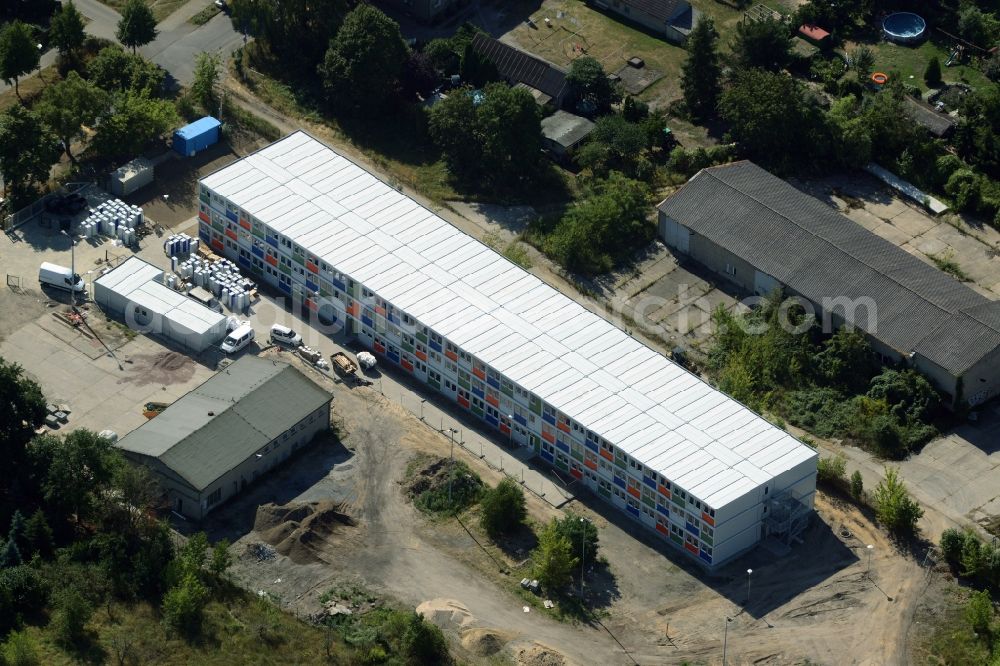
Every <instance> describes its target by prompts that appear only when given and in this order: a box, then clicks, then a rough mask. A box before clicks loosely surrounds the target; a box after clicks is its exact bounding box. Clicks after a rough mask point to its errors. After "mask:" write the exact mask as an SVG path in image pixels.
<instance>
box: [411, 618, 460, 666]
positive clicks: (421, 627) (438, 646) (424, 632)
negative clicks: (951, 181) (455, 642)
mask: <svg viewBox="0 0 1000 666" xmlns="http://www.w3.org/2000/svg"><path fill="white" fill-rule="evenodd" d="M401 648H402V650H401V651H402V656H403V658H404V659H405V660H406V663H407V664H414V665H415V666H424V665H426V666H437V665H438V664H441V665H442V666H443V665H445V664H450V663H451V662H452V659H451V655H450V654H449V653H448V641H447V640H445V637H444V634H443V633H441V630H440V629H439V628H438V627H437V625H435V624H433V623H431V622H427V621H426V620H424V616H423V615H421V614H419V613H415V612H414V613H410V615H409V616H408V617H407V619H406V628H405V629H404V630H403V637H402V641H401Z"/></svg>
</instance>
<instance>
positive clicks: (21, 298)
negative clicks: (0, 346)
mask: <svg viewBox="0 0 1000 666" xmlns="http://www.w3.org/2000/svg"><path fill="white" fill-rule="evenodd" d="M21 290H22V291H14V290H13V289H10V288H6V287H5V288H4V289H3V290H2V291H0V340H3V339H4V338H6V337H7V336H8V335H10V334H11V333H13V332H14V331H16V330H17V329H19V328H21V327H22V326H24V325H25V324H27V323H28V322H31V321H34V320H35V319H38V318H39V317H41V316H42V315H43V314H45V311H46V309H48V305H47V303H48V299H47V298H45V297H44V294H42V295H39V294H38V293H37V292H33V291H31V290H28V289H26V288H25V287H24V285H23V284H22V287H21Z"/></svg>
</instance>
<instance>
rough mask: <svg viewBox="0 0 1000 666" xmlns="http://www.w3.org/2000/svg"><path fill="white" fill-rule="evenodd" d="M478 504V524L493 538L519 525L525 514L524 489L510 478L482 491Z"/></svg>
mask: <svg viewBox="0 0 1000 666" xmlns="http://www.w3.org/2000/svg"><path fill="white" fill-rule="evenodd" d="M479 504H480V510H481V512H482V513H481V514H480V516H479V524H480V525H481V526H482V528H483V529H484V530H485V531H486V533H487V534H489V535H490V537H491V538H494V539H495V538H497V537H499V536H500V535H502V534H505V533H507V532H510V531H511V530H513V529H515V528H517V527H518V526H520V525H521V523H522V522H523V521H524V518H525V516H526V515H527V509H526V508H525V501H524V491H523V490H521V486H520V485H518V483H517V481H515V480H514V479H511V478H505V479H504V480H502V481H501V482H500V483H498V484H497V486H496V487H495V488H492V489H490V490H487V491H486V492H485V493H483V498H482V500H481V501H480V503H479Z"/></svg>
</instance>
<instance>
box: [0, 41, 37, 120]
mask: <svg viewBox="0 0 1000 666" xmlns="http://www.w3.org/2000/svg"><path fill="white" fill-rule="evenodd" d="M40 58H41V54H40V53H39V52H38V46H36V44H35V39H34V36H33V35H32V32H31V26H29V25H27V24H25V23H21V22H20V21H12V22H10V23H8V24H7V25H5V26H3V28H2V29H0V79H3V80H4V81H5V82H6V83H7V85H13V86H14V94H15V95H17V98H18V99H21V91H20V90H18V87H17V82H18V79H20V78H21V77H22V76H24V75H25V74H28V73H30V72H32V71H34V69H35V68H36V67H38V60H39V59H40ZM21 101H22V102H23V101H24V100H21Z"/></svg>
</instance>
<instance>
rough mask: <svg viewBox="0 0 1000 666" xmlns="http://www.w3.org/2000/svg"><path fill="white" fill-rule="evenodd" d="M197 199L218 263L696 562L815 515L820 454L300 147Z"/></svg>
mask: <svg viewBox="0 0 1000 666" xmlns="http://www.w3.org/2000/svg"><path fill="white" fill-rule="evenodd" d="M199 196H200V212H199V217H200V219H201V224H200V227H199V234H200V236H201V238H202V239H203V240H204V241H205V242H207V243H209V244H210V245H211V247H212V248H213V249H214V250H215V251H216V252H219V253H222V254H225V255H226V256H228V257H230V258H232V259H233V260H234V261H237V262H238V263H239V264H240V265H241V266H243V267H244V268H246V269H247V270H249V271H251V272H252V273H254V274H255V275H256V276H257V278H258V279H259V280H260V281H261V282H264V283H266V284H270V285H271V286H273V287H274V288H276V289H277V290H279V291H281V292H283V293H285V294H288V295H289V296H292V297H293V298H296V299H301V303H302V304H303V307H305V308H307V309H309V310H311V311H312V312H314V313H316V315H317V316H318V317H319V319H320V320H322V321H324V322H331V321H338V322H343V324H344V326H345V327H346V329H347V330H348V331H349V332H350V333H352V334H354V335H356V336H357V338H358V340H359V341H360V342H361V343H363V344H364V345H366V346H367V347H369V348H370V349H372V350H373V351H374V352H375V353H376V354H379V355H380V357H381V358H382V359H383V360H384V361H387V362H391V363H392V364H394V365H396V366H398V367H400V368H401V369H402V370H403V371H405V372H408V373H411V374H412V375H413V376H415V377H416V378H418V379H419V380H421V381H422V382H424V383H425V384H426V385H427V386H429V387H430V388H432V389H434V390H435V391H438V392H440V393H442V394H443V395H445V396H446V397H447V398H448V399H450V400H453V401H455V402H456V403H457V404H459V405H460V406H461V407H462V408H464V409H466V410H469V411H470V412H471V413H473V414H475V415H476V416H477V417H478V418H480V419H482V420H483V421H484V422H485V423H487V424H488V425H489V426H491V427H493V428H496V429H498V430H499V431H500V432H502V433H504V434H505V435H509V436H510V438H511V440H512V442H514V443H516V444H518V445H521V446H529V447H532V448H533V449H534V451H535V452H536V453H537V455H538V456H539V457H541V458H542V459H544V460H545V461H546V462H547V463H549V464H551V465H553V466H554V467H555V468H557V469H559V470H561V471H562V472H564V473H566V474H567V475H568V476H570V477H572V478H573V479H575V480H576V481H577V482H578V483H581V484H583V485H585V486H587V487H588V488H591V489H592V490H593V491H594V492H595V493H597V494H598V495H599V496H601V497H602V498H604V499H605V500H606V501H608V502H610V503H611V504H612V505H613V506H614V507H616V508H617V509H619V510H621V511H622V512H623V513H624V514H626V515H629V516H631V517H632V518H634V519H635V520H637V521H638V522H640V523H641V524H643V525H645V526H647V527H648V528H649V529H651V530H655V531H656V532H657V533H659V534H660V535H661V536H662V537H663V538H664V539H665V540H666V541H667V542H669V543H672V544H674V545H675V546H677V547H678V548H679V549H680V550H681V551H682V552H685V553H687V554H689V555H690V556H691V557H693V558H695V559H696V560H697V561H699V562H700V563H702V564H704V565H707V566H710V567H715V566H718V565H719V564H721V563H723V562H725V561H727V560H730V559H731V558H733V557H735V556H736V555H738V554H739V553H741V552H743V551H745V550H747V549H748V548H750V547H752V546H753V545H754V544H756V543H757V542H758V541H760V540H761V539H763V538H765V537H766V536H768V535H772V536H775V537H777V538H782V539H788V538H791V536H792V535H794V534H795V533H796V532H798V531H800V530H801V529H802V527H803V526H804V525H805V523H806V522H807V520H808V518H809V516H810V515H811V514H812V503H813V496H814V494H815V485H816V461H817V455H816V452H815V451H813V450H812V449H810V448H809V447H807V446H805V445H804V444H802V443H801V442H799V441H798V440H797V439H795V438H794V437H792V436H791V435H789V434H788V433H786V432H784V431H783V430H781V429H779V428H776V427H775V426H773V425H771V424H770V423H768V422H767V421H766V420H764V419H763V418H761V417H760V416H759V415H757V414H756V413H754V412H753V411H751V410H750V409H748V408H747V407H745V406H743V405H742V404H740V403H738V402H736V401H735V400H733V399H732V398H730V397H728V396H726V395H725V394H724V393H721V392H720V391H718V390H717V389H714V388H712V387H711V386H710V385H708V384H707V383H706V382H704V381H703V380H702V379H700V378H699V377H697V376H695V375H693V374H691V373H690V372H688V371H687V370H685V369H683V368H682V367H680V366H679V365H677V364H675V363H674V362H672V361H670V360H669V359H667V358H666V357H664V356H663V355H662V354H660V353H657V352H655V351H653V350H652V349H650V348H648V347H646V346H645V345H643V344H642V343H640V342H638V341H636V340H634V339H633V338H632V337H631V336H629V335H628V334H626V333H625V332H624V331H622V330H620V329H619V328H617V327H615V326H613V325H612V324H611V323H609V322H608V321H606V320H605V319H603V318H602V317H600V316H598V315H596V314H594V313H592V312H590V311H589V310H587V309H586V308H584V307H583V306H581V305H580V304H578V303H576V302H575V301H573V300H572V299H570V298H568V297H566V296H564V295H562V294H560V293H559V292H558V291H556V290H555V289H553V288H552V287H550V286H549V285H548V284H546V283H545V282H543V281H541V280H540V279H538V278H537V277H535V276H534V275H531V274H530V273H528V272H526V271H525V270H523V269H522V268H520V267H518V266H516V265H515V264H513V263H511V262H510V261H508V260H507V259H505V258H504V257H503V256H501V255H500V254H498V253H496V252H494V251H493V250H492V249H490V248H489V247H487V246H485V245H483V244H482V243H480V242H479V241H477V240H475V239H473V238H471V237H470V236H468V235H466V234H464V233H462V232H461V231H459V230H458V229H456V228H455V227H453V226H452V225H450V224H449V223H447V222H446V221H445V220H443V219H441V218H440V217H438V216H437V215H435V214H434V213H432V212H431V211H429V210H427V209H425V208H423V207H422V206H420V205H419V204H418V203H416V202H415V201H413V200H412V199H410V198H409V197H407V196H406V195H404V194H402V193H400V192H398V191H397V190H396V189H394V188H392V187H391V186H389V185H387V184H386V183H384V182H382V181H381V180H379V179H378V178H376V177H375V176H373V175H372V174H370V173H368V172H367V171H365V170H364V169H363V168H361V167H359V166H358V165H356V164H354V163H353V162H351V161H350V160H348V159H347V158H345V157H343V156H342V155H340V154H338V153H337V152H335V151H334V150H332V149H330V148H329V147H327V146H325V145H324V144H322V143H320V142H319V141H317V140H316V139H314V138H312V137H311V136H309V135H308V134H306V133H304V132H296V133H294V134H292V135H290V136H288V137H286V138H284V139H282V140H280V141H278V142H276V143H274V144H271V145H270V146H268V147H266V148H264V149H263V150H260V151H258V152H256V153H254V154H252V155H249V156H247V157H245V158H243V159H241V160H239V161H237V162H234V163H233V164H231V165H229V166H227V167H225V168H223V169H221V170H219V171H216V172H215V173H213V174H211V175H209V176H208V177H206V178H204V179H203V180H202V181H201V186H200V191H199Z"/></svg>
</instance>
